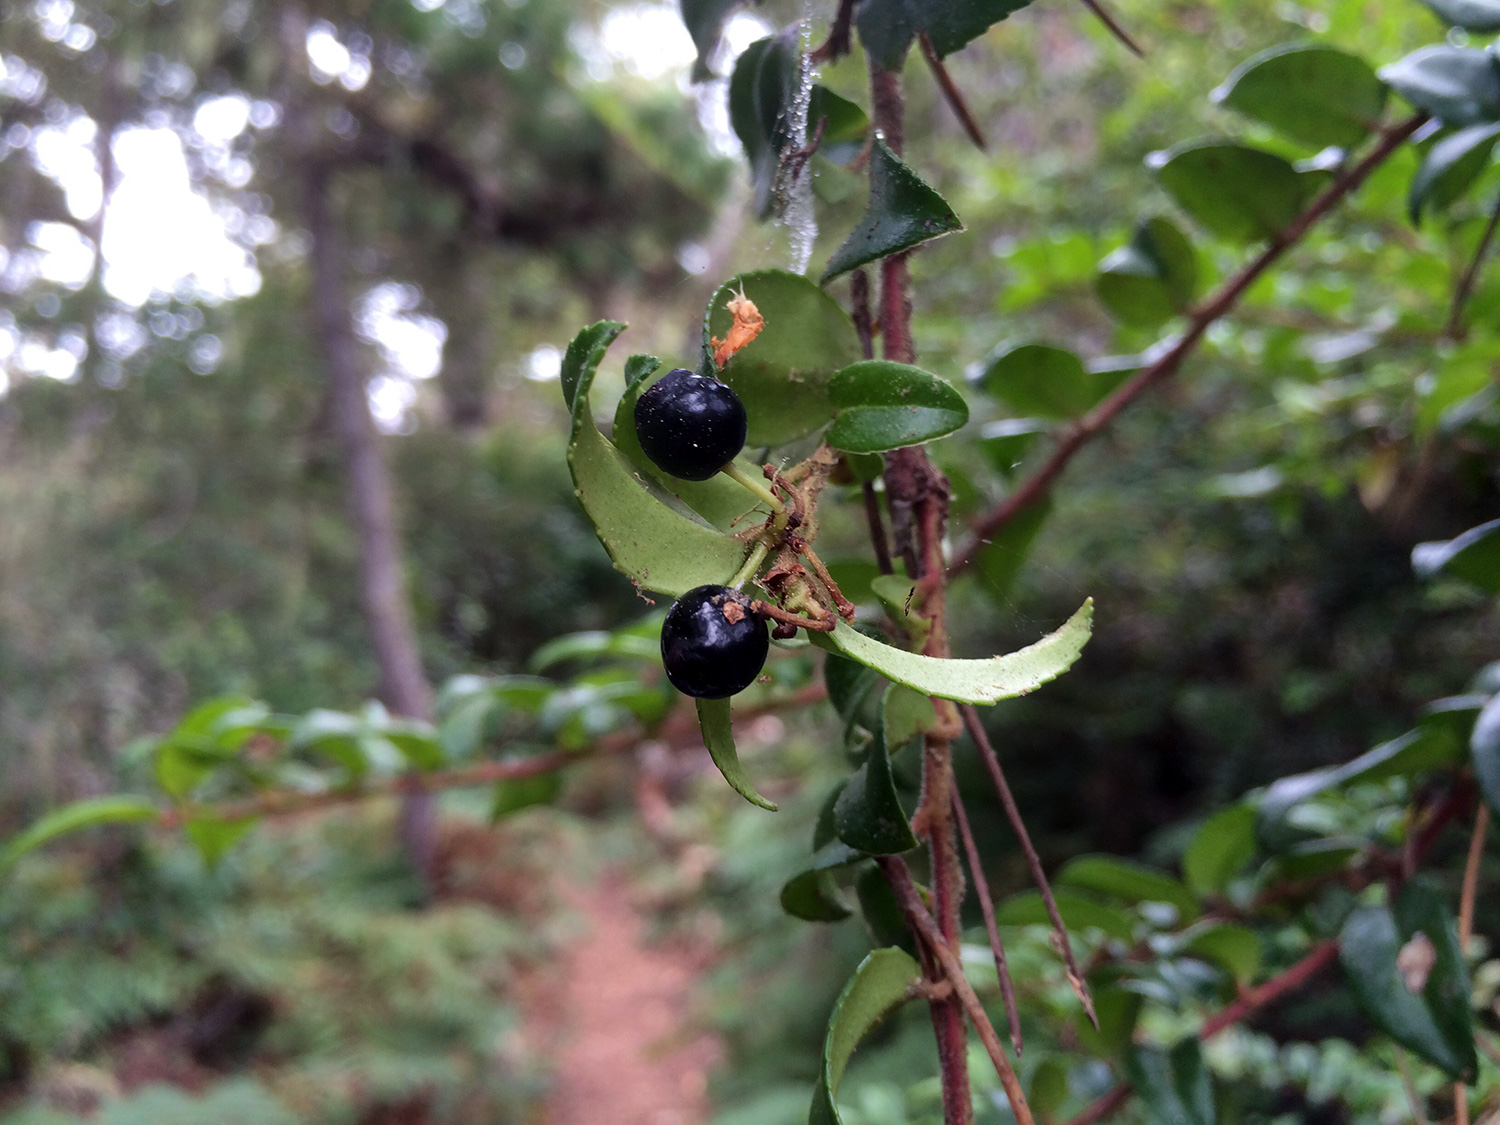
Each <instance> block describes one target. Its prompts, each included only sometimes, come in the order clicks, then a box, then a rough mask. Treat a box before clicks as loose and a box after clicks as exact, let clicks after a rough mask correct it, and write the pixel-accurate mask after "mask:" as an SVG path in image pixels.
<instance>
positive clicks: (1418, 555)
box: [1411, 520, 1500, 594]
mask: <svg viewBox="0 0 1500 1125" xmlns="http://www.w3.org/2000/svg"><path fill="white" fill-rule="evenodd" d="M1411 565H1412V569H1413V570H1415V571H1416V572H1417V575H1418V576H1419V577H1421V578H1432V577H1433V576H1434V575H1436V574H1437V573H1438V572H1439V571H1446V572H1447V573H1449V574H1452V575H1454V576H1456V577H1458V578H1462V579H1463V580H1464V581H1466V582H1472V583H1473V584H1474V585H1475V586H1478V587H1479V588H1480V589H1482V590H1484V591H1485V592H1486V593H1490V594H1496V593H1500V520H1491V521H1490V522H1489V523H1482V524H1480V525H1479V526H1478V527H1471V528H1470V529H1469V530H1468V531H1466V532H1464V533H1463V534H1462V535H1460V536H1458V537H1457V538H1455V539H1449V540H1446V541H1442V542H1436V543H1418V544H1417V545H1416V546H1415V547H1413V548H1412V552H1411Z"/></svg>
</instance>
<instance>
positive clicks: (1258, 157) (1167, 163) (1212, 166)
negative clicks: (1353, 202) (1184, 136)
mask: <svg viewBox="0 0 1500 1125" xmlns="http://www.w3.org/2000/svg"><path fill="white" fill-rule="evenodd" d="M1147 163H1148V165H1150V166H1152V167H1153V168H1154V169H1155V171H1156V175H1157V178H1158V179H1159V180H1160V181H1161V184H1162V187H1164V188H1166V189H1167V192H1168V194H1170V195H1171V196H1172V198H1173V199H1175V200H1176V201H1177V204H1178V206H1180V207H1181V208H1182V209H1183V210H1184V211H1186V212H1187V213H1188V214H1189V215H1191V216H1192V217H1193V218H1194V219H1196V220H1197V221H1198V222H1199V223H1201V224H1202V225H1203V227H1204V228H1205V229H1207V230H1210V231H1212V232H1213V233H1214V234H1217V235H1219V236H1220V237H1222V238H1227V239H1231V240H1233V241H1236V242H1258V241H1260V240H1262V239H1266V238H1273V237H1275V236H1276V235H1278V234H1280V233H1281V232H1282V231H1283V230H1285V229H1286V228H1287V227H1288V226H1290V225H1291V223H1292V220H1294V219H1295V218H1296V217H1297V216H1298V215H1299V214H1300V213H1301V211H1302V207H1303V205H1304V204H1305V203H1306V202H1307V201H1308V199H1309V198H1310V197H1311V195H1312V192H1311V191H1310V190H1309V188H1310V186H1311V185H1310V183H1309V182H1308V181H1307V180H1305V179H1304V178H1303V177H1302V176H1300V175H1299V174H1298V173H1297V170H1296V169H1295V168H1293V167H1292V165H1291V162H1290V161H1288V160H1286V159H1285V158H1283V157H1280V156H1277V155H1275V154H1274V153H1270V152H1265V151H1262V150H1261V149H1257V148H1250V147H1249V146H1247V145H1239V144H1230V143H1228V142H1212V141H1210V142H1204V143H1198V144H1190V145H1184V146H1180V147H1178V148H1174V149H1171V150H1169V151H1167V152H1159V153H1153V154H1152V155H1151V156H1150V157H1148V158H1147Z"/></svg>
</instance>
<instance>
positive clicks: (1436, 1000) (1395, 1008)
mask: <svg viewBox="0 0 1500 1125" xmlns="http://www.w3.org/2000/svg"><path fill="white" fill-rule="evenodd" d="M1418 935H1421V937H1418ZM1413 939H1416V941H1417V942H1418V943H1421V944H1422V945H1423V947H1424V949H1425V952H1426V953H1427V954H1428V955H1429V958H1430V960H1431V963H1432V968H1431V971H1430V972H1427V973H1426V974H1425V980H1424V979H1422V978H1421V974H1419V973H1418V972H1416V971H1414V970H1411V969H1408V972H1407V973H1406V974H1403V971H1402V970H1403V966H1402V964H1401V963H1400V960H1399V959H1400V956H1401V951H1402V949H1403V948H1405V947H1406V946H1407V945H1408V943H1413ZM1426 959H1428V958H1422V960H1426ZM1339 963H1340V964H1341V965H1342V966H1343V968H1344V972H1345V973H1346V974H1347V976H1348V978H1349V984H1350V986H1351V988H1352V989H1353V991H1354V995H1355V996H1356V997H1357V998H1358V1000H1359V1002H1360V1005H1361V1007H1363V1008H1364V1010H1365V1012H1366V1014H1368V1015H1369V1016H1370V1018H1371V1019H1372V1020H1374V1021H1375V1023H1376V1024H1377V1025H1378V1026H1379V1027H1380V1028H1381V1030H1383V1031H1384V1032H1386V1034H1388V1035H1389V1036H1390V1037H1391V1038H1392V1039H1394V1040H1396V1042H1398V1043H1400V1044H1402V1045H1403V1046H1405V1047H1407V1048H1409V1049H1410V1050H1412V1051H1414V1052H1416V1053H1417V1054H1418V1055H1421V1056H1422V1057H1423V1058H1424V1059H1426V1060H1427V1061H1428V1062H1430V1063H1432V1064H1433V1065H1434V1066H1437V1067H1439V1068H1440V1069H1442V1070H1444V1071H1446V1072H1447V1073H1448V1074H1449V1075H1451V1076H1452V1077H1454V1078H1456V1079H1459V1080H1462V1081H1465V1082H1468V1081H1472V1080H1473V1077H1474V1072H1475V1068H1476V1065H1477V1062H1476V1058H1475V1054H1474V1028H1473V1020H1472V1016H1471V1013H1470V1011H1469V974H1468V969H1467V967H1466V966H1465V964H1464V960H1463V956H1462V954H1461V953H1460V951H1459V947H1458V931H1457V929H1456V927H1455V926H1454V923H1453V918H1452V915H1451V914H1450V913H1449V912H1448V908H1447V906H1446V905H1445V903H1444V902H1443V897H1442V895H1441V894H1440V893H1438V892H1437V891H1436V890H1435V889H1434V888H1433V887H1432V886H1431V885H1430V884H1428V883H1426V882H1424V881H1422V880H1419V879H1414V880H1412V881H1410V882H1408V883H1407V885H1406V886H1405V887H1404V888H1403V889H1402V891H1401V894H1400V895H1399V896H1398V898H1397V899H1396V902H1395V906H1394V909H1387V908H1386V907H1384V906H1364V907H1361V908H1359V909H1358V910H1356V911H1354V912H1353V913H1352V914H1350V915H1349V918H1348V920H1347V921H1346V922H1345V923H1344V928H1343V931H1342V932H1341V933H1340V935H1339Z"/></svg>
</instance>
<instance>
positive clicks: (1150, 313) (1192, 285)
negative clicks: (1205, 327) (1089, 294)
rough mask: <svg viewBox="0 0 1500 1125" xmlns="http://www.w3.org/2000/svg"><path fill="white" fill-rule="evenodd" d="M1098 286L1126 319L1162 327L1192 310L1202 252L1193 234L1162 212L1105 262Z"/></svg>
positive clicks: (1112, 307)
mask: <svg viewBox="0 0 1500 1125" xmlns="http://www.w3.org/2000/svg"><path fill="white" fill-rule="evenodd" d="M1094 288H1095V290H1096V291H1097V292H1098V294H1099V299H1100V300H1101V301H1103V302H1104V307H1105V308H1107V309H1109V311H1110V312H1111V313H1112V314H1113V315H1114V317H1115V319H1117V320H1119V321H1121V322H1122V323H1125V324H1129V325H1133V326H1135V327H1137V328H1157V327H1160V326H1161V325H1162V324H1164V323H1165V322H1166V321H1168V320H1170V319H1172V317H1174V316H1177V315H1178V314H1179V313H1183V312H1186V311H1187V309H1188V307H1189V306H1190V305H1191V304H1192V302H1193V298H1194V297H1195V296H1197V293H1198V256H1197V255H1196V254H1195V253H1194V252H1193V244H1192V243H1191V242H1189V241H1188V238H1187V235H1185V234H1183V233H1182V231H1180V230H1179V229H1178V228H1177V225H1176V224H1175V223H1173V222H1172V221H1171V220H1170V219H1167V218H1164V217H1163V216H1161V215H1157V216H1154V217H1153V218H1150V219H1146V220H1145V221H1144V222H1142V223H1141V224H1140V225H1138V226H1137V227H1136V228H1135V233H1134V234H1133V235H1132V236H1131V239H1130V241H1129V242H1128V243H1126V244H1125V245H1124V246H1122V247H1120V248H1119V249H1118V250H1116V251H1115V252H1114V253H1112V254H1110V255H1109V257H1107V258H1105V259H1104V261H1102V262H1100V263H1099V277H1098V278H1097V279H1096V280H1095V282H1094Z"/></svg>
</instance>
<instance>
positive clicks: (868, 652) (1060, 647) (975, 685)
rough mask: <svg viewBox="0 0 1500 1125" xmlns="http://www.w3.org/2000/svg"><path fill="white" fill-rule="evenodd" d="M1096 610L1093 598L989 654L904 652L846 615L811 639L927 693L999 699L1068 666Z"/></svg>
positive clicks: (961, 700) (987, 700)
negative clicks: (1042, 632)
mask: <svg viewBox="0 0 1500 1125" xmlns="http://www.w3.org/2000/svg"><path fill="white" fill-rule="evenodd" d="M1093 614H1094V602H1093V599H1092V598H1091V599H1089V600H1088V601H1086V602H1084V603H1083V606H1082V607H1081V608H1080V609H1079V610H1078V612H1077V613H1075V614H1074V615H1073V616H1072V617H1070V618H1069V619H1068V620H1067V622H1066V623H1064V624H1063V625H1062V626H1061V627H1060V628H1059V629H1057V630H1056V631H1055V632H1053V633H1049V634H1048V635H1047V636H1045V637H1043V638H1042V639H1041V640H1039V641H1037V642H1036V643H1035V644H1033V645H1028V646H1027V647H1026V648H1023V649H1021V650H1019V651H1018V652H1012V653H1007V654H1006V655H1004V656H992V657H990V658H989V659H988V660H943V659H939V658H937V657H932V656H922V655H920V654H919V653H915V652H905V651H903V650H901V649H899V648H892V647H891V646H890V645H885V644H881V643H880V642H879V641H877V640H874V639H872V638H870V637H867V636H865V635H864V634H863V633H861V632H859V631H858V630H856V629H854V628H851V627H850V626H849V625H846V624H845V623H844V622H842V621H840V622H839V623H838V625H837V626H835V628H834V630H833V632H831V633H814V634H813V635H812V641H813V643H814V644H815V645H817V646H819V647H820V648H822V649H824V650H826V651H829V652H839V653H842V654H843V655H845V656H847V657H849V658H850V659H852V660H857V661H859V663H861V664H865V665H867V666H869V667H871V668H874V669H875V670H876V671H878V672H880V673H881V674H882V675H884V676H886V677H887V678H888V679H891V680H894V681H896V682H897V683H898V684H905V685H906V686H907V687H913V688H916V689H917V690H918V691H920V692H923V693H925V694H927V695H932V696H937V697H938V698H940V699H952V700H954V701H956V702H958V703H994V702H996V701H998V700H1001V699H1011V698H1013V697H1015V696H1017V695H1025V694H1026V693H1027V692H1030V691H1034V690H1036V689H1037V688H1039V687H1041V686H1042V685H1043V684H1045V683H1047V682H1048V681H1050V680H1055V679H1056V678H1057V677H1058V676H1060V675H1062V674H1063V673H1064V672H1066V671H1067V670H1068V668H1069V667H1071V666H1072V664H1073V662H1074V661H1075V660H1077V659H1078V656H1079V654H1080V653H1081V652H1082V651H1083V646H1084V644H1085V643H1086V642H1087V641H1088V638H1089V630H1090V628H1091V626H1092V621H1093Z"/></svg>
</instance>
